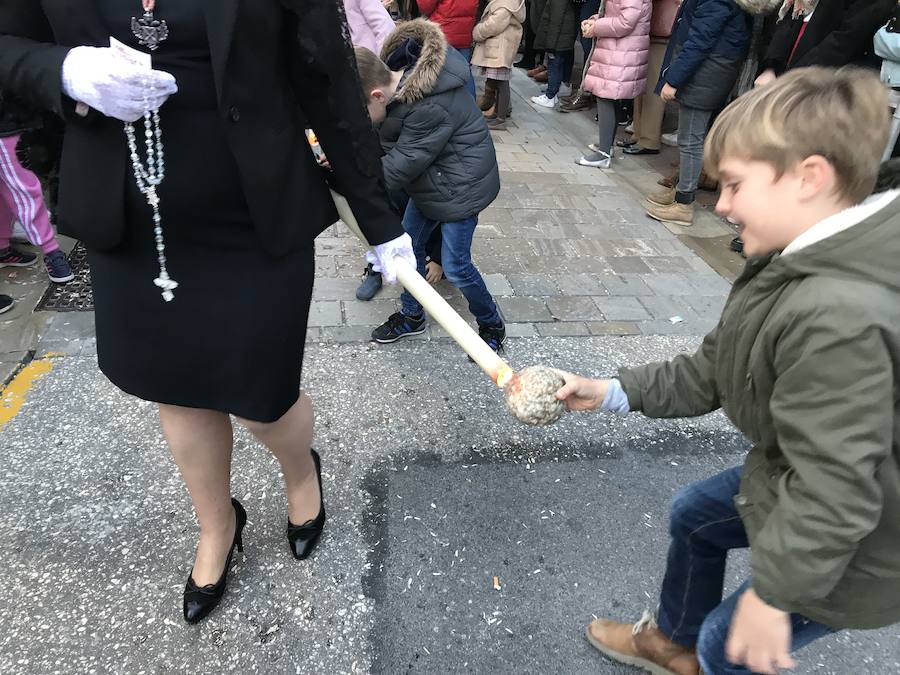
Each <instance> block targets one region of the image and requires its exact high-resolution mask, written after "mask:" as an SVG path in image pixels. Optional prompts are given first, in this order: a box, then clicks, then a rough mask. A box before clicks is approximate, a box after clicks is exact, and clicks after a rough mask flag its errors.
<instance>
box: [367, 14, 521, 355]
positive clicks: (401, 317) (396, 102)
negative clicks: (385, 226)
mask: <svg viewBox="0 0 900 675" xmlns="http://www.w3.org/2000/svg"><path fill="white" fill-rule="evenodd" d="M382 59H383V60H382ZM356 60H357V64H358V67H359V74H360V81H361V83H362V86H363V91H364V95H365V97H366V99H367V102H368V108H369V115H370V116H371V118H372V121H373V122H375V123H376V124H377V123H381V126H380V136H381V144H382V147H383V148H384V151H385V156H384V158H383V160H382V165H383V167H384V178H385V182H386V183H387V187H388V189H389V190H402V191H404V192H406V193H407V194H408V195H409V197H410V201H409V204H408V205H407V207H406V212H405V215H404V217H403V227H404V229H405V230H406V231H407V232H408V233H409V235H410V236H411V237H412V240H413V248H414V250H415V252H416V259H417V262H418V266H419V272H420V273H421V274H423V276H424V274H425V257H426V256H425V249H426V245H427V243H428V238H429V236H430V235H431V233H432V232H433V231H434V230H435V228H437V227H440V228H441V232H442V246H441V258H442V263H443V267H444V274H445V275H446V276H447V279H448V280H449V281H450V283H451V284H453V285H454V286H456V288H458V289H459V290H460V291H461V292H462V294H463V295H464V296H465V297H466V300H467V301H468V303H469V310H470V311H471V312H472V314H473V315H475V319H476V320H477V322H478V328H479V334H480V335H481V337H482V339H484V341H485V342H487V343H488V344H489V345H490V346H491V348H493V349H494V350H495V351H496V350H499V349H500V347H501V345H502V343H503V340H504V338H505V337H506V331H505V328H504V326H503V320H502V319H501V318H500V314H499V312H498V310H497V305H496V303H495V302H494V299H493V298H492V297H491V295H490V293H489V292H488V290H487V287H486V286H485V283H484V279H483V278H482V276H481V273H480V272H479V271H478V270H477V269H476V267H475V265H474V264H473V263H472V252H471V248H472V238H473V235H474V234H475V227H476V225H477V224H478V214H479V213H480V212H481V211H482V210H484V209H485V208H486V207H487V206H488V205H489V204H490V203H491V202H492V201H494V199H495V198H496V197H497V194H498V193H499V191H500V174H499V171H498V169H497V157H496V154H495V152H494V144H493V142H492V141H491V137H490V133H489V132H488V129H487V124H486V122H485V120H484V116H483V115H482V114H481V111H480V110H479V109H478V107H477V105H476V104H475V100H474V99H473V98H472V96H471V95H470V94H469V92H468V91H467V90H466V83H467V82H468V78H469V65H468V63H467V62H466V60H465V58H463V57H462V56H461V55H460V54H459V53H458V52H457V51H456V50H455V49H453V48H452V47H449V46H448V44H447V40H446V38H445V37H444V34H443V32H442V31H441V29H440V28H439V27H438V26H437V25H436V24H434V23H431V22H430V21H427V20H425V19H417V20H415V21H409V22H406V23H403V24H401V25H400V26H398V27H397V29H396V30H395V31H394V32H393V33H392V34H391V35H390V36H389V37H388V38H387V40H386V41H385V43H384V47H383V49H382V55H381V59H379V58H378V57H376V56H375V55H374V54H373V53H372V52H371V51H369V50H367V49H363V48H359V47H358V48H357V49H356ZM401 302H402V308H401V311H400V312H397V313H395V314H393V315H391V316H390V317H389V318H388V320H387V321H386V322H385V323H384V324H382V325H381V326H379V327H378V328H376V329H375V330H374V331H373V333H372V339H374V340H375V341H376V342H380V343H383V344H386V343H391V342H396V341H397V340H399V339H401V338H403V337H406V336H407V335H418V334H420V333H423V332H424V331H425V316H424V313H423V309H422V306H421V305H420V304H419V302H418V301H417V300H416V299H415V298H414V297H413V296H412V295H411V294H409V293H407V292H404V293H403V294H402V295H401Z"/></svg>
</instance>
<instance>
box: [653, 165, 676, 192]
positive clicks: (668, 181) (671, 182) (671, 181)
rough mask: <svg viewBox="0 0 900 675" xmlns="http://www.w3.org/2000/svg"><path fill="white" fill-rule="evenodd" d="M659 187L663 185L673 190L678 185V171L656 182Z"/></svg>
mask: <svg viewBox="0 0 900 675" xmlns="http://www.w3.org/2000/svg"><path fill="white" fill-rule="evenodd" d="M656 183H657V185H662V186H663V187H666V188H673V187H675V185H676V184H677V183H678V169H675V171H674V172H673V173H670V174H669V175H668V176H663V177H662V178H660V179H659V180H658V181H656Z"/></svg>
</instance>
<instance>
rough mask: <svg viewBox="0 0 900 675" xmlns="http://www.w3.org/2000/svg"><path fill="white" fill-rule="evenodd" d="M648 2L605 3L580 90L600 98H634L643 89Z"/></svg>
mask: <svg viewBox="0 0 900 675" xmlns="http://www.w3.org/2000/svg"><path fill="white" fill-rule="evenodd" d="M652 5H653V3H652V1H651V0H606V13H605V15H604V16H603V18H602V19H597V20H596V22H595V23H594V37H595V38H596V42H595V44H594V50H593V51H592V52H591V63H590V65H589V66H588V71H587V75H585V78H584V88H585V89H587V90H588V91H589V92H591V93H592V94H594V96H599V97H600V98H609V99H613V100H622V99H630V98H635V97H636V96H640V95H641V94H643V93H644V90H645V89H646V88H647V62H648V60H649V58H650V14H651V11H652Z"/></svg>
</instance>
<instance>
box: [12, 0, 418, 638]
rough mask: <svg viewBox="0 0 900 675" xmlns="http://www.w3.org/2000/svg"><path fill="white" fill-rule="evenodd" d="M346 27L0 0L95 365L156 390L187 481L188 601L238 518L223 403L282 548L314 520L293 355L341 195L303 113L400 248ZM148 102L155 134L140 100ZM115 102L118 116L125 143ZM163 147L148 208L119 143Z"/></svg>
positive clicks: (305, 422) (216, 13) (213, 2)
mask: <svg viewBox="0 0 900 675" xmlns="http://www.w3.org/2000/svg"><path fill="white" fill-rule="evenodd" d="M145 12H148V13H147V14H145ZM150 12H152V16H150V14H149V13H150ZM162 22H164V23H162ZM347 35H349V33H348V32H347V31H346V21H345V19H344V16H343V10H342V9H341V3H340V2H335V1H334V0H253V2H240V1H239V0H29V1H28V2H15V3H13V2H4V3H2V6H0V88H3V89H7V90H9V91H11V92H13V93H15V94H16V95H18V96H21V97H23V98H24V99H27V100H28V101H29V102H30V103H31V104H33V105H36V106H38V107H41V108H43V109H47V110H51V111H54V112H56V113H57V114H59V115H60V116H62V117H63V118H65V120H66V133H65V141H64V147H63V154H62V161H61V176H60V195H59V227H60V230H61V231H63V232H64V233H65V234H68V235H70V236H73V237H76V238H78V239H81V240H82V241H83V242H84V244H85V245H86V247H87V248H88V250H89V254H90V263H91V271H92V276H93V284H94V300H95V307H96V314H95V316H96V330H97V351H98V360H99V364H100V368H101V370H102V371H103V372H104V373H105V374H106V375H107V377H108V378H109V379H110V380H111V381H112V382H113V383H114V384H116V385H117V386H118V387H120V388H121V389H123V390H124V391H126V392H128V393H131V394H134V395H136V396H138V397H140V398H142V399H145V400H148V401H154V402H156V403H158V404H159V409H160V417H161V422H162V428H163V432H164V434H165V437H166V440H167V441H168V444H169V447H170V449H171V452H172V455H173V457H174V459H175V462H176V463H177V464H178V467H179V469H180V471H181V473H182V476H183V478H184V480H185V483H186V484H187V488H188V490H189V492H190V495H191V498H192V500H193V503H194V508H195V511H196V515H197V518H198V520H199V523H200V540H199V544H198V548H197V552H196V558H195V562H194V567H193V570H192V574H191V575H190V576H189V578H188V583H187V586H186V587H185V601H184V616H185V619H186V620H187V621H189V622H195V621H199V620H200V619H202V618H203V617H204V616H205V615H206V614H207V613H208V612H209V611H210V610H211V609H212V608H213V607H215V605H216V604H217V603H218V601H219V599H220V598H221V596H222V593H223V592H224V589H225V579H226V574H227V571H228V567H229V566H230V560H231V555H232V553H233V550H234V548H235V546H237V547H238V548H240V546H241V530H242V528H243V526H244V523H245V521H246V513H245V512H244V510H243V508H242V507H241V506H240V504H239V503H237V501H236V500H233V499H231V495H230V489H229V479H230V461H231V449H232V425H231V421H230V417H229V415H234V416H235V417H237V418H239V419H240V420H241V421H242V422H243V423H244V424H245V425H246V426H247V427H248V428H249V429H250V430H251V431H252V432H253V433H254V435H255V436H256V437H257V438H258V439H259V440H260V441H261V442H262V443H263V444H265V445H266V446H267V447H268V448H269V449H270V450H271V451H272V453H273V454H274V455H275V456H276V457H277V458H278V460H279V462H280V463H281V467H282V470H283V473H284V477H285V483H286V491H287V496H288V532H287V535H288V540H289V543H290V547H291V550H292V552H293V554H294V555H295V556H296V557H297V558H300V559H302V558H305V557H306V556H307V555H308V554H309V553H310V551H311V550H312V548H313V546H315V544H316V542H317V540H318V537H319V534H320V533H321V531H322V527H323V525H324V521H325V513H324V508H323V506H322V499H321V481H320V479H317V471H319V458H318V455H316V454H315V453H314V452H311V449H310V443H311V441H312V423H313V413H312V406H311V403H310V400H309V398H308V397H306V396H305V395H302V394H301V392H300V369H301V362H302V358H303V346H304V338H305V330H306V321H307V315H308V310H309V303H310V297H311V293H312V285H313V272H314V251H313V239H314V238H315V237H316V236H317V235H318V234H319V233H320V232H321V231H322V230H324V229H325V228H326V227H328V225H329V224H331V223H332V222H334V221H335V220H337V217H336V213H335V211H334V206H333V203H332V201H331V198H330V194H329V192H328V186H327V185H326V183H325V181H324V179H323V177H322V174H321V169H320V168H318V166H317V165H316V162H315V160H314V158H313V156H312V153H311V152H310V148H309V145H308V143H307V141H306V138H305V135H304V129H305V128H306V127H312V128H313V129H314V130H315V131H316V133H317V134H318V137H319V140H320V142H321V144H322V146H323V148H324V150H325V151H326V153H327V156H328V159H329V161H330V164H331V167H332V169H333V178H334V187H335V188H336V189H337V190H339V191H341V192H343V193H344V194H345V196H346V197H347V198H348V200H349V201H350V204H351V206H352V207H353V209H354V211H355V212H356V214H357V216H358V219H359V221H360V223H361V225H362V227H363V229H364V230H365V234H366V236H367V237H368V239H369V241H370V243H372V244H374V245H377V246H376V252H377V253H378V254H379V255H380V257H382V258H383V262H382V264H383V265H384V264H385V263H386V264H387V265H388V267H387V268H385V269H386V270H389V269H390V268H391V267H392V263H391V261H392V259H393V258H392V256H390V255H388V252H391V253H395V252H397V251H401V252H402V254H403V255H406V256H407V257H409V258H412V252H411V246H410V245H409V244H410V242H409V238H408V236H406V235H403V230H402V228H401V226H400V223H399V218H398V217H397V216H396V215H395V214H394V212H393V211H392V210H391V209H390V207H389V206H388V200H387V193H386V190H385V188H384V184H383V179H382V175H381V163H380V147H379V144H378V139H377V137H376V136H375V134H374V132H373V130H372V126H371V123H370V121H369V119H368V116H367V113H366V111H365V107H364V104H363V102H362V99H361V96H360V93H359V92H360V87H359V84H358V76H357V74H356V70H355V62H354V59H353V52H352V48H351V47H350V45H349V44H348V42H347V41H345V39H344V37H346V36H347ZM342 36H344V37H342ZM110 37H113V38H115V39H116V40H118V41H120V42H122V43H125V44H126V45H127V46H128V47H130V48H133V49H138V50H140V51H142V52H145V53H146V54H151V53H152V61H153V64H152V67H153V70H152V71H151V70H147V69H146V67H142V66H141V65H139V64H134V65H130V64H126V63H123V60H122V57H121V56H119V55H117V53H116V52H114V51H113V50H112V49H111V48H110ZM70 45H76V47H75V48H72V47H70ZM152 47H157V48H156V49H155V50H152ZM176 89H177V93H176ZM160 105H161V106H162V107H161V110H160V112H159V127H160V128H161V130H162V137H161V140H162V144H161V148H160V146H159V145H158V144H157V142H156V140H157V136H156V124H155V122H154V119H153V116H152V115H147V116H146V118H144V115H143V113H144V111H145V110H146V109H148V108H149V109H151V110H152V109H153V108H156V107H158V106H160ZM142 118H144V119H142ZM123 122H135V124H134V125H133V127H132V128H133V130H134V132H135V144H134V145H135V149H136V150H137V152H135V151H134V150H129V147H128V145H127V144H126V134H125V133H123ZM145 132H146V136H145ZM148 147H149V148H151V149H152V150H153V154H154V158H155V159H156V158H158V159H157V161H156V162H155V164H154V163H151V162H150V161H149V158H148V155H149V154H151V153H149V152H148V151H147V148H148ZM160 149H162V153H160V152H159V150H160ZM160 155H161V156H160ZM159 160H164V164H165V177H164V180H163V181H162V183H161V184H160V185H159V186H158V191H157V194H158V210H159V216H160V219H161V220H160V221H159V222H157V221H156V220H155V218H156V214H155V210H154V208H153V207H152V202H155V201H156V199H155V197H154V190H153V189H151V188H148V187H147V186H146V185H145V192H146V194H143V193H142V192H141V191H139V189H138V186H137V183H136V176H135V174H136V173H137V174H138V175H140V173H141V171H140V170H139V167H137V166H135V164H136V162H138V163H140V164H142V165H143V168H144V170H146V171H147V172H148V174H149V178H148V180H149V181H152V179H153V175H154V172H153V171H152V169H153V167H154V166H156V167H159V165H160V163H161V162H160V161H159ZM145 182H146V181H145ZM412 259H413V260H414V258H412ZM157 275H158V276H157ZM390 276H391V275H390V273H388V278H389V279H390ZM154 277H156V278H155V279H154Z"/></svg>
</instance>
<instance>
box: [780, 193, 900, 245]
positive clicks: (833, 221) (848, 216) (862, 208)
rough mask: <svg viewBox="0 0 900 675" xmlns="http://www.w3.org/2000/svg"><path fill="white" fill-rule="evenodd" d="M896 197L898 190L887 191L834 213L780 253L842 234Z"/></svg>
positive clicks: (899, 194) (898, 194)
mask: <svg viewBox="0 0 900 675" xmlns="http://www.w3.org/2000/svg"><path fill="white" fill-rule="evenodd" d="M898 196H900V190H888V191H887V192H885V193H883V194H880V195H873V196H871V197H869V198H868V199H866V200H865V201H864V202H862V203H861V204H857V205H856V206H851V207H850V208H849V209H844V210H843V211H841V212H840V213H836V214H834V215H833V216H831V217H829V218H826V219H825V220H823V221H821V222H819V223H816V224H815V225H813V226H812V227H811V228H809V229H808V230H807V231H806V232H804V233H803V234H801V235H800V236H799V237H797V238H796V239H794V241H792V242H791V243H790V244H788V245H787V246H786V247H785V249H784V251H782V252H781V255H783V256H785V255H790V254H791V253H796V252H797V251H799V250H801V249H804V248H806V247H807V246H812V245H813V244H815V243H817V242H819V241H822V240H823V239H827V238H828V237H832V236H834V235H836V234H837V233H838V232H843V231H844V230H847V229H849V228H851V227H853V226H854V225H858V224H859V223H861V222H862V221H864V220H865V219H866V218H869V217H870V216H873V215H875V214H876V213H878V212H879V211H881V209H883V208H885V207H886V206H887V205H888V204H890V203H891V202H892V201H894V200H895V199H896V198H897V197H898Z"/></svg>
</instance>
